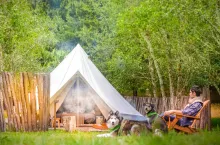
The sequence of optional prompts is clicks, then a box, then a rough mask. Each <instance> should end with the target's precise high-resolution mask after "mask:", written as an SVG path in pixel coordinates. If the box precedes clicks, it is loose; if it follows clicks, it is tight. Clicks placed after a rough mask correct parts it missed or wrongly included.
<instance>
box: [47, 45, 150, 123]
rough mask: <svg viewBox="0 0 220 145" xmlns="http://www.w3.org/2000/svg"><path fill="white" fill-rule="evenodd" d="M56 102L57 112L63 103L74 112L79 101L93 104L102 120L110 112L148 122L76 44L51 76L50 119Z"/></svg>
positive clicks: (88, 104) (87, 104) (88, 105)
mask: <svg viewBox="0 0 220 145" xmlns="http://www.w3.org/2000/svg"><path fill="white" fill-rule="evenodd" d="M74 97H75V98H77V99H73V98H74ZM67 98H68V99H67ZM55 100H58V103H57V104H56V110H58V109H59V108H60V107H61V105H62V104H64V103H66V106H65V107H64V109H67V110H68V111H70V112H71V111H74V110H75V109H77V108H76V107H75V106H74V105H77V102H78V103H79V100H82V102H83V103H86V101H87V103H86V105H85V106H86V107H91V106H94V105H96V106H97V107H98V108H99V110H100V111H101V113H102V114H103V116H104V117H105V118H107V117H108V114H109V112H110V111H114V112H115V111H119V113H120V115H121V116H123V118H125V119H129V120H135V121H147V118H146V117H144V116H143V115H141V114H140V113H139V112H138V111H137V110H136V109H135V108H133V107H132V106H131V105H130V104H129V103H128V102H127V101H126V100H125V99H124V98H123V97H122V96H121V95H120V94H119V93H118V91H117V90H116V89H115V88H114V87H113V86H112V85H111V84H110V83H109V81H108V80H107V79H106V78H105V77H104V76H103V75H102V73H101V72H100V71H99V70H98V69H97V67H96V66H95V65H94V64H93V62H92V61H91V60H90V59H89V58H88V55H87V54H86V53H85V51H84V50H83V49H82V47H81V46H80V45H79V44H78V45H77V46H76V47H75V48H74V49H73V50H72V51H71V52H70V53H69V54H68V55H67V56H66V57H65V58H64V60H63V61H62V62H61V63H60V64H59V65H58V66H57V67H56V68H55V69H54V70H53V71H52V72H51V73H50V115H51V116H54V101H55ZM77 112H80V113H83V111H82V110H78V111H77Z"/></svg>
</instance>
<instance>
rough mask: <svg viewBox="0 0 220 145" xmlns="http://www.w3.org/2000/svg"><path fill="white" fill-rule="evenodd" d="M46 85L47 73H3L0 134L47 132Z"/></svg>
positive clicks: (1, 76) (47, 80)
mask: <svg viewBox="0 0 220 145" xmlns="http://www.w3.org/2000/svg"><path fill="white" fill-rule="evenodd" d="M49 83H50V77H49V74H32V73H20V74H19V75H18V74H12V73H7V72H4V73H2V74H1V75H0V132H4V131H6V130H7V131H46V130H48V124H49V99H50V97H49V95H50V94H49V93H50V86H49V85H50V84H49Z"/></svg>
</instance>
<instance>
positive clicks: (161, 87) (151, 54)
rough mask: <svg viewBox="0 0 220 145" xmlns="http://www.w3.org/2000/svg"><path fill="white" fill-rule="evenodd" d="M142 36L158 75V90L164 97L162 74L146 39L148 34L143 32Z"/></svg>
mask: <svg viewBox="0 0 220 145" xmlns="http://www.w3.org/2000/svg"><path fill="white" fill-rule="evenodd" d="M143 37H144V39H145V41H146V42H147V46H148V47H147V48H148V49H149V52H150V56H151V58H152V59H153V62H154V66H155V69H156V71H157V75H158V78H159V82H160V91H161V94H162V97H163V98H164V97H166V95H165V91H164V84H163V79H162V75H161V73H160V69H159V65H158V63H157V60H156V58H155V56H154V50H153V48H152V46H151V43H150V40H149V39H148V36H146V35H144V34H143Z"/></svg>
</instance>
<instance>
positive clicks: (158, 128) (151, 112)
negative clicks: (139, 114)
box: [143, 103, 168, 136]
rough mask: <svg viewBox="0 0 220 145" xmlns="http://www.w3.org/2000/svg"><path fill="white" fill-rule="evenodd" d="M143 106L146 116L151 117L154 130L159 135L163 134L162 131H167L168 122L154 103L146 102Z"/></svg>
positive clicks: (150, 120)
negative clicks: (160, 114) (157, 110)
mask: <svg viewBox="0 0 220 145" xmlns="http://www.w3.org/2000/svg"><path fill="white" fill-rule="evenodd" d="M143 106H144V111H145V113H146V116H147V117H148V118H149V123H150V125H151V127H152V131H153V132H154V133H155V134H157V135H159V136H160V135H161V132H163V133H167V132H168V128H167V125H166V122H165V121H164V120H163V119H162V118H161V117H160V116H159V114H158V113H157V112H156V110H155V106H154V104H151V103H144V104H143Z"/></svg>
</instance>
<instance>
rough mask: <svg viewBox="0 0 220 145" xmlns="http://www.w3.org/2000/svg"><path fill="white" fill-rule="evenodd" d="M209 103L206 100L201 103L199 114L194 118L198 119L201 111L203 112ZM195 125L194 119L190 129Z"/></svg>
mask: <svg viewBox="0 0 220 145" xmlns="http://www.w3.org/2000/svg"><path fill="white" fill-rule="evenodd" d="M209 102H210V100H206V101H204V102H203V106H202V108H201V109H200V110H199V112H198V113H197V114H196V116H195V117H197V118H199V119H200V116H201V112H202V110H204V108H205V107H206V106H207V105H208V104H209ZM195 124H196V119H194V120H193V123H192V125H190V127H194V126H195Z"/></svg>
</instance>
